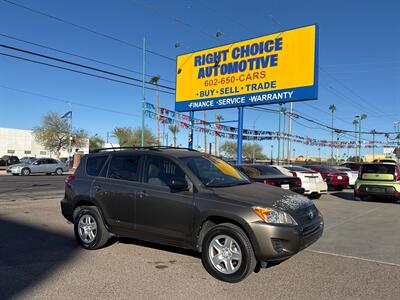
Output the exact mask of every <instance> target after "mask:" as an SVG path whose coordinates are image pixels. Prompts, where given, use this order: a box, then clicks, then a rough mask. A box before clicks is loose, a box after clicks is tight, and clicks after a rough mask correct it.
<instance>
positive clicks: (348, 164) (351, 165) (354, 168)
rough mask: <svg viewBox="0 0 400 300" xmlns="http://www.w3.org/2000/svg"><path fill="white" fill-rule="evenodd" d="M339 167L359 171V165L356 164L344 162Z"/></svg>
mask: <svg viewBox="0 0 400 300" xmlns="http://www.w3.org/2000/svg"><path fill="white" fill-rule="evenodd" d="M340 166H341V167H345V168H349V169H350V170H352V171H357V172H358V171H359V170H360V168H361V163H356V162H346V163H343V164H341V165H340Z"/></svg>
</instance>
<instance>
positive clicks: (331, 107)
mask: <svg viewBox="0 0 400 300" xmlns="http://www.w3.org/2000/svg"><path fill="white" fill-rule="evenodd" d="M329 110H330V111H331V112H332V137H331V143H332V145H331V161H333V135H334V131H335V130H334V128H333V116H334V113H335V111H336V105H335V104H332V105H329Z"/></svg>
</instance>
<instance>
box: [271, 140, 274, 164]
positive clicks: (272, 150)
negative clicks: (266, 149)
mask: <svg viewBox="0 0 400 300" xmlns="http://www.w3.org/2000/svg"><path fill="white" fill-rule="evenodd" d="M273 162H274V145H273V144H271V165H272V164H273Z"/></svg>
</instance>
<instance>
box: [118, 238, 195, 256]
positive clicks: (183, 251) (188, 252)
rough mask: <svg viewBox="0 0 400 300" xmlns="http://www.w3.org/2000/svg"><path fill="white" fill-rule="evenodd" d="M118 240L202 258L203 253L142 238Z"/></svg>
mask: <svg viewBox="0 0 400 300" xmlns="http://www.w3.org/2000/svg"><path fill="white" fill-rule="evenodd" d="M117 241H118V242H119V243H123V244H131V245H137V246H142V247H146V248H152V249H157V250H162V251H167V252H172V253H177V254H182V255H186V256H191V257H196V258H201V254H200V253H198V252H197V251H194V250H189V249H183V248H178V247H174V246H168V245H162V244H157V243H152V242H146V241H141V240H136V239H131V238H118V239H117Z"/></svg>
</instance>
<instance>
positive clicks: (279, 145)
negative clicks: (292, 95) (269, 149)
mask: <svg viewBox="0 0 400 300" xmlns="http://www.w3.org/2000/svg"><path fill="white" fill-rule="evenodd" d="M279 106H280V107H281V106H282V104H279ZM280 107H279V121H278V155H277V164H278V165H279V160H280V155H281V110H280Z"/></svg>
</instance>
